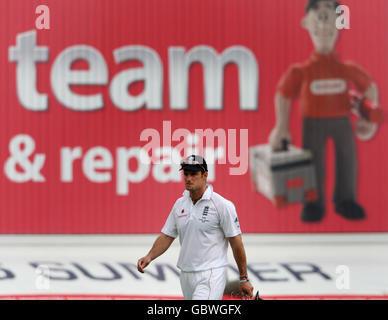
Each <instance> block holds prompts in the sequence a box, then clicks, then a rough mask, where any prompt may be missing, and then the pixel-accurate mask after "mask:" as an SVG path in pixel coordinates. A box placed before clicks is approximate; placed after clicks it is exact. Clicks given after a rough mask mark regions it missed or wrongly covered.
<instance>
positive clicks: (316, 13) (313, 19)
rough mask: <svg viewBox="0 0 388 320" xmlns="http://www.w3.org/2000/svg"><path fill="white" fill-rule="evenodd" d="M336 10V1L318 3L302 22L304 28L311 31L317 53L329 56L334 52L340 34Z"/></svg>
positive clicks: (322, 0)
mask: <svg viewBox="0 0 388 320" xmlns="http://www.w3.org/2000/svg"><path fill="white" fill-rule="evenodd" d="M335 10H336V3H335V1H333V0H321V1H317V3H316V4H315V5H314V6H313V7H312V8H311V9H310V10H309V11H308V12H307V14H306V16H305V17H304V18H303V20H302V26H303V27H304V28H305V29H307V30H308V31H309V33H310V36H311V39H312V41H313V44H314V47H315V50H316V51H317V52H320V53H324V54H328V53H330V52H332V51H333V50H334V46H335V43H336V40H337V38H338V33H339V31H338V29H337V28H336V19H337V13H336V11H335Z"/></svg>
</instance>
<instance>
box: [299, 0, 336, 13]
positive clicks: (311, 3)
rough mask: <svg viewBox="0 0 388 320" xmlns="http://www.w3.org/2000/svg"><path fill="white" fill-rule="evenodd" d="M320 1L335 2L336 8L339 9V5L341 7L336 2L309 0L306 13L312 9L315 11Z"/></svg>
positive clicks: (332, 0) (333, 0)
mask: <svg viewBox="0 0 388 320" xmlns="http://www.w3.org/2000/svg"><path fill="white" fill-rule="evenodd" d="M319 1H331V2H334V6H335V7H336V8H337V7H338V6H339V5H341V4H340V3H339V2H338V1H335V0H308V2H307V4H306V8H305V9H306V12H309V11H310V10H311V9H314V8H315V6H316V5H317V3H318V2H319Z"/></svg>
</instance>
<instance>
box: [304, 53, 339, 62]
mask: <svg viewBox="0 0 388 320" xmlns="http://www.w3.org/2000/svg"><path fill="white" fill-rule="evenodd" d="M311 60H312V61H338V60H339V57H338V54H337V53H336V52H335V51H333V52H331V53H329V54H323V53H319V52H316V51H315V52H313V54H312V55H311Z"/></svg>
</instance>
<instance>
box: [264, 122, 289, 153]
mask: <svg viewBox="0 0 388 320" xmlns="http://www.w3.org/2000/svg"><path fill="white" fill-rule="evenodd" d="M283 140H287V141H288V142H291V135H290V132H289V131H288V129H287V128H281V127H275V128H274V129H273V130H272V132H271V134H270V135H269V138H268V141H269V145H270V146H271V149H272V150H273V151H281V150H282V148H283Z"/></svg>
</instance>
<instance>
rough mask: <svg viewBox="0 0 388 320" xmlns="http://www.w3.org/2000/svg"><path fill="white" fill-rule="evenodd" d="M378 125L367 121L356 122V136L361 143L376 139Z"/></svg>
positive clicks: (359, 120)
mask: <svg viewBox="0 0 388 320" xmlns="http://www.w3.org/2000/svg"><path fill="white" fill-rule="evenodd" d="M377 128H378V125H377V124H375V123H372V122H369V121H367V120H365V119H358V120H357V121H356V135H357V137H358V138H359V139H360V140H361V141H368V140H370V139H372V138H373V137H374V135H375V134H376V132H377Z"/></svg>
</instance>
